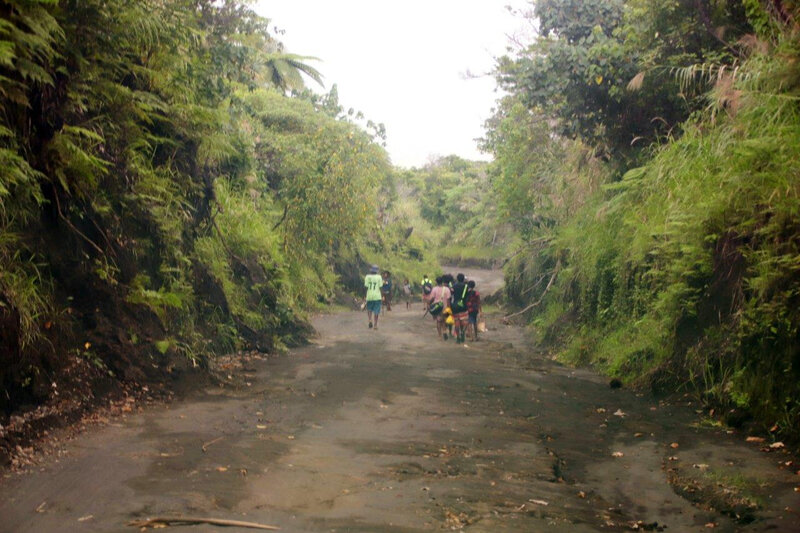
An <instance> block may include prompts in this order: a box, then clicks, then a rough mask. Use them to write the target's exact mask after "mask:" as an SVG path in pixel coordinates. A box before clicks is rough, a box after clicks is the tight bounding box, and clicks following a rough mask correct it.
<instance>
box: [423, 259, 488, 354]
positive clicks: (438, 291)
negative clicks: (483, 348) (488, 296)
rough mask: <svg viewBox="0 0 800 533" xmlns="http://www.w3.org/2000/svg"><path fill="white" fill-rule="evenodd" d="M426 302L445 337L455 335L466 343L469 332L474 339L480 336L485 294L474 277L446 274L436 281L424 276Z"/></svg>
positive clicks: (424, 301) (424, 303) (425, 304)
mask: <svg viewBox="0 0 800 533" xmlns="http://www.w3.org/2000/svg"><path fill="white" fill-rule="evenodd" d="M422 287H423V289H422V304H423V306H424V307H425V310H426V311H427V312H428V313H430V314H431V316H432V317H433V320H434V322H435V323H436V333H437V334H438V335H439V336H440V337H441V338H442V339H444V340H447V339H448V338H449V337H453V338H455V340H456V342H460V343H463V342H465V341H466V337H467V335H468V334H469V335H470V338H471V340H472V341H477V340H478V318H479V315H480V314H481V312H482V308H481V295H480V293H478V291H477V289H476V288H475V281H474V280H467V279H466V277H465V276H464V274H460V273H459V274H458V275H457V276H456V277H455V278H454V277H453V275H452V274H444V275H442V276H439V277H438V278H436V284H435V285H434V284H433V282H432V281H431V280H430V279H429V278H428V276H427V275H426V276H425V277H424V278H423V280H422Z"/></svg>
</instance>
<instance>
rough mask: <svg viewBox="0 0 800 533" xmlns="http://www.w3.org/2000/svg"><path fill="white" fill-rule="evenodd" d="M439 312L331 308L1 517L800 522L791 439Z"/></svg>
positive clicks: (33, 481) (116, 436)
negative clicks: (457, 337)
mask: <svg viewBox="0 0 800 533" xmlns="http://www.w3.org/2000/svg"><path fill="white" fill-rule="evenodd" d="M473 275H476V276H478V277H479V278H483V279H482V281H483V282H484V285H486V284H488V283H490V282H493V283H494V282H496V275H494V274H491V273H485V272H473ZM421 314H422V313H421V307H420V304H416V305H415V306H414V307H413V309H412V310H410V311H406V310H405V305H404V304H401V303H398V304H397V305H395V307H394V310H393V311H392V312H390V313H388V314H387V315H386V316H385V317H384V318H383V319H382V320H381V324H380V325H381V327H380V330H379V331H373V330H369V329H367V324H366V316H365V314H362V313H360V312H349V313H347V312H345V313H339V314H334V315H327V316H320V317H317V318H316V319H315V322H314V323H315V326H316V327H317V329H318V331H319V335H318V337H317V338H316V339H315V340H314V342H313V344H311V345H310V346H307V347H305V348H302V349H297V350H294V351H292V352H291V354H290V355H288V356H284V357H279V358H270V359H252V360H249V361H247V362H246V364H245V366H244V368H242V369H240V370H238V371H236V372H235V375H233V374H232V376H231V378H232V381H236V382H238V383H240V385H241V386H240V387H238V388H235V387H224V388H223V387H215V388H209V389H207V390H204V391H202V392H199V393H197V394H194V395H192V396H191V397H190V398H188V399H185V400H182V401H180V402H176V403H174V404H172V405H170V406H169V407H165V408H160V409H152V410H149V411H147V412H145V413H141V414H131V415H129V416H127V417H126V418H124V419H121V420H116V421H112V422H111V423H110V424H109V425H107V426H105V427H101V428H95V429H92V430H90V431H88V432H86V433H85V434H83V435H82V436H80V437H79V438H77V439H75V440H73V441H72V442H70V443H68V444H67V445H66V446H65V448H64V450H63V453H62V454H61V456H60V457H58V459H52V460H49V461H48V462H47V463H46V464H44V465H42V466H41V467H40V468H37V469H35V470H33V471H31V472H28V473H26V474H23V475H7V476H6V478H5V479H3V480H2V482H1V483H0V531H2V532H9V533H10V532H15V533H19V532H37V533H46V532H65V531H69V532H71V531H74V532H117V531H119V532H123V531H136V530H137V528H134V527H131V526H128V525H126V524H127V523H128V522H129V521H131V520H133V519H140V518H145V517H154V516H176V515H182V516H189V517H216V518H226V519H235V520H245V521H251V522H259V523H263V524H271V525H276V526H279V527H280V528H281V530H283V531H289V532H317V531H341V532H344V531H348V532H407V531H430V530H442V529H456V530H458V529H462V528H463V529H464V530H467V531H486V532H502V531H556V532H558V531H564V532H567V531H569V532H583V531H630V530H666V531H672V532H683V531H708V530H709V529H710V528H711V527H713V528H714V530H715V531H766V530H770V531H778V532H783V531H785V532H789V531H800V516H798V512H799V511H800V493H798V492H796V490H795V487H797V486H800V475H798V474H796V473H795V472H796V471H797V470H798V469H799V468H800V467H799V466H798V465H797V464H796V463H794V465H793V466H792V465H787V464H786V463H787V462H789V461H791V460H792V459H791V457H790V456H788V455H787V454H785V453H784V452H783V451H782V450H781V449H779V448H777V447H776V448H774V449H771V451H770V452H769V453H768V452H765V451H760V450H759V446H758V445H756V444H752V443H745V437H746V435H742V434H728V433H727V432H726V431H725V430H724V429H723V428H717V427H714V426H713V425H712V424H708V425H707V427H706V425H704V424H702V423H699V422H700V419H699V418H698V415H697V414H696V413H695V412H694V410H693V406H687V405H667V404H665V403H663V402H662V403H660V402H659V401H657V400H656V399H654V398H652V397H650V396H647V395H637V394H635V393H633V392H631V391H629V390H625V389H619V390H612V389H610V388H609V387H608V385H607V383H606V381H605V380H604V379H602V378H600V377H598V376H597V375H594V374H592V373H591V372H589V371H575V370H571V369H568V368H564V367H561V366H558V365H556V364H554V363H552V362H550V361H548V360H545V359H541V358H537V357H535V356H534V355H531V353H530V350H528V349H526V347H525V343H524V340H523V336H522V332H521V331H520V329H519V328H516V327H506V326H502V325H500V324H498V323H497V322H496V321H495V322H494V323H493V322H492V321H491V320H490V321H489V325H490V327H491V328H492V329H491V330H490V331H489V332H487V333H486V335H485V338H484V339H483V340H481V341H480V342H478V343H475V344H472V343H467V345H466V346H464V345H456V344H454V343H453V342H452V341H448V342H447V343H445V342H443V341H440V340H437V339H436V338H435V333H434V329H433V327H432V325H431V323H430V322H429V320H428V319H424V320H423V319H422V318H421ZM761 446H762V447H764V446H765V444H762V445H761ZM663 528H666V529H663ZM170 529H175V530H185V531H196V532H205V531H220V528H218V527H216V526H210V525H196V526H171V527H170ZM224 530H225V531H253V530H250V529H243V528H235V527H234V528H226V529H224Z"/></svg>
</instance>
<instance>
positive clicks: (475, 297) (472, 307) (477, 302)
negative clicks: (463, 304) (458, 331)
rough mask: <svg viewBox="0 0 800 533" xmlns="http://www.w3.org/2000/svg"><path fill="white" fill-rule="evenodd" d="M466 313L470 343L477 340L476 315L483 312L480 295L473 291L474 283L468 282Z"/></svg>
mask: <svg viewBox="0 0 800 533" xmlns="http://www.w3.org/2000/svg"><path fill="white" fill-rule="evenodd" d="M467 287H468V289H469V290H468V291H467V313H469V327H468V331H469V330H471V331H472V342H475V341H477V340H478V315H479V314H481V313H482V312H483V307H482V306H481V295H480V293H478V291H477V290H476V289H475V282H474V281H473V280H469V283H467Z"/></svg>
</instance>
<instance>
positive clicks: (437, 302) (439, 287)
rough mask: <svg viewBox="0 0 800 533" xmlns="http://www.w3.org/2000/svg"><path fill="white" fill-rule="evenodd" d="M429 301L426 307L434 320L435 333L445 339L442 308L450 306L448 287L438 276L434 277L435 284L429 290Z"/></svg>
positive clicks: (445, 332) (445, 329)
mask: <svg viewBox="0 0 800 533" xmlns="http://www.w3.org/2000/svg"><path fill="white" fill-rule="evenodd" d="M430 302H431V303H430V306H429V307H428V309H429V311H430V313H431V316H432V317H433V320H435V321H436V334H437V335H439V336H441V337H442V338H443V339H444V340H447V326H446V324H445V318H446V317H445V313H444V310H445V308H446V307H449V306H450V288H449V287H446V286H445V284H444V281H442V278H440V277H439V278H436V286H435V287H434V288H433V290H431V294H430Z"/></svg>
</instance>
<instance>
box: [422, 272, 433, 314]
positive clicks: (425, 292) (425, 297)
mask: <svg viewBox="0 0 800 533" xmlns="http://www.w3.org/2000/svg"><path fill="white" fill-rule="evenodd" d="M420 286H421V287H422V310H423V311H427V310H428V304H429V303H430V299H431V291H432V290H433V282H432V281H431V280H430V278H428V275H427V274H423V275H422V283H420Z"/></svg>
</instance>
